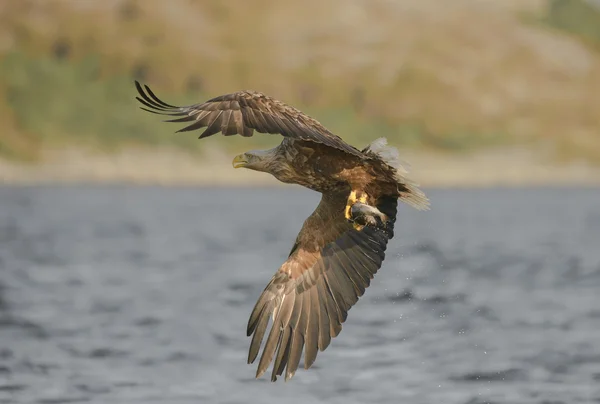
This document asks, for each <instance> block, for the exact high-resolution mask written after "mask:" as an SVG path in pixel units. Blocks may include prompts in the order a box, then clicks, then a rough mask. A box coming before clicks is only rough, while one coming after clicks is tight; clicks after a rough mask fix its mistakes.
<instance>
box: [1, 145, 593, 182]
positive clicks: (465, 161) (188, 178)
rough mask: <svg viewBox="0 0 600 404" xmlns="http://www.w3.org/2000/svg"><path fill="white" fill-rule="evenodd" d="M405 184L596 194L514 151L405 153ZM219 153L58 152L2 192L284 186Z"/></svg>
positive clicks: (575, 173)
mask: <svg viewBox="0 0 600 404" xmlns="http://www.w3.org/2000/svg"><path fill="white" fill-rule="evenodd" d="M402 155H403V158H404V160H405V161H406V162H408V164H409V166H410V167H411V173H410V175H411V178H413V179H414V180H416V181H417V182H419V183H420V184H421V185H423V186H425V187H490V186H507V187H522V186H600V167H595V166H590V165H588V164H561V165H557V164H556V163H553V162H552V161H551V160H547V159H546V160H544V159H540V158H539V157H537V154H534V153H531V152H528V151H525V150H518V149H501V150H487V151H485V152H482V153H478V154H475V155H456V154H447V153H443V154H440V153H432V152H423V151H415V150H405V151H403V153H402ZM232 158H233V155H232V154H230V153H226V152H224V151H222V150H219V149H213V150H210V151H206V153H205V154H204V155H202V156H200V157H198V156H197V155H196V156H194V155H191V154H189V153H185V152H182V151H181V150H180V149H175V148H169V149H156V148H149V149H140V148H136V149H130V150H121V151H119V152H117V153H111V154H105V153H104V154H99V153H96V152H93V151H88V152H84V151H82V150H76V149H71V150H65V149H62V150H56V151H54V152H48V153H47V154H46V156H45V159H44V160H43V162H42V163H40V164H26V163H19V162H15V161H9V160H1V159H0V184H17V185H32V184H52V183H67V184H69V183H71V184H73V183H126V184H156V185H164V186H172V185H194V186H256V185H261V186H286V185H284V184H282V183H280V182H278V181H277V180H276V179H274V178H273V177H271V176H270V175H268V174H265V173H258V172H254V171H250V170H236V169H234V168H233V167H232V166H231V160H232Z"/></svg>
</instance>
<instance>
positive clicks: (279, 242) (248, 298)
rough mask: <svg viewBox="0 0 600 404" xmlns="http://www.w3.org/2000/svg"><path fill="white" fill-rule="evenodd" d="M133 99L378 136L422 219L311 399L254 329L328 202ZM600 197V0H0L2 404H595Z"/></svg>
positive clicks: (241, 143) (399, 241) (599, 366)
mask: <svg viewBox="0 0 600 404" xmlns="http://www.w3.org/2000/svg"><path fill="white" fill-rule="evenodd" d="M133 80H139V81H141V82H143V83H145V84H148V85H149V86H150V87H151V88H152V89H153V90H154V91H155V92H156V94H157V95H158V96H159V97H161V98H162V99H164V100H165V101H166V102H168V103H171V104H185V103H197V102H201V101H204V100H206V99H208V98H212V97H214V96H217V95H220V94H224V93H228V92H233V91H237V90H240V89H254V90H258V91H262V92H265V93H267V94H269V95H271V96H274V97H276V98H279V99H281V100H283V101H285V102H287V103H289V104H292V105H294V106H296V107H298V108H300V109H302V110H303V111H305V112H307V113H309V114H310V115H312V116H314V117H315V118H317V119H318V120H320V121H321V122H322V123H324V124H325V125H326V126H327V127H329V128H330V129H331V130H332V131H333V132H335V133H336V134H338V135H340V136H342V137H343V138H344V139H345V140H346V141H348V142H350V143H351V144H353V145H355V146H357V147H364V146H366V145H367V144H368V143H369V142H371V141H372V140H374V139H376V138H378V137H380V136H385V137H387V138H388V140H389V142H390V143H391V144H392V145H394V146H397V147H398V148H399V149H400V153H401V156H402V157H403V158H404V159H405V160H406V161H407V162H408V163H409V164H410V165H411V166H412V173H411V175H412V177H413V178H414V179H416V180H417V181H418V182H419V183H421V184H422V185H423V186H424V190H425V192H426V193H427V195H428V196H429V198H430V199H431V203H432V210H431V211H429V212H417V211H415V210H413V209H411V208H409V207H406V206H404V205H402V204H401V206H400V208H399V214H398V221H397V223H396V232H395V234H396V235H395V237H394V239H393V240H391V242H390V244H389V245H388V250H387V253H386V254H387V255H386V260H385V262H384V264H383V266H382V269H381V270H380V272H379V273H378V274H377V276H376V277H375V279H374V280H373V281H372V284H371V286H370V288H369V289H368V290H367V291H366V293H365V295H364V296H363V297H362V298H361V300H360V301H359V303H358V304H357V305H356V306H355V307H353V308H352V310H351V311H350V313H349V317H348V320H347V322H346V323H345V324H344V330H343V331H342V333H341V334H340V336H338V337H337V338H336V339H335V340H333V342H332V344H331V346H330V347H329V348H328V349H327V350H326V351H325V352H321V353H319V356H318V357H317V361H316V363H315V365H314V366H313V367H312V368H311V369H310V370H309V371H304V370H299V371H298V372H297V374H296V375H295V376H294V378H293V379H292V381H290V382H288V383H285V384H284V383H282V382H278V383H276V384H271V383H270V382H268V381H267V380H268V379H267V378H266V377H263V378H262V379H260V380H255V379H254V377H253V376H254V372H255V369H256V368H255V366H256V364H255V365H252V366H249V365H247V364H246V363H245V359H246V357H247V350H248V346H249V342H250V341H249V339H248V338H246V337H245V326H246V323H247V319H248V316H249V314H250V311H251V309H252V307H253V305H254V303H255V301H256V299H257V298H258V296H259V294H260V292H261V291H262V290H263V288H264V287H265V285H266V284H267V282H268V281H269V279H270V277H271V276H272V274H273V273H274V272H275V271H276V269H277V268H278V267H279V266H280V265H281V263H282V262H283V261H284V260H285V259H286V257H287V253H288V252H289V249H290V247H291V245H292V243H293V240H294V238H295V237H296V235H297V233H298V231H299V229H300V227H301V225H302V222H303V221H304V220H305V218H306V217H307V216H308V215H309V214H310V213H311V212H312V210H313V209H314V207H315V206H316V205H317V203H318V199H319V198H318V195H317V194H315V193H313V192H310V191H308V190H305V189H301V188H300V187H293V186H281V187H280V186H276V185H280V184H279V183H278V182H277V181H276V180H275V179H273V178H271V177H270V176H268V175H266V174H262V173H255V172H250V171H248V170H234V169H233V168H232V167H231V160H232V158H233V156H234V155H235V154H237V153H240V152H243V151H247V150H250V149H257V148H266V147H272V146H274V145H276V144H278V143H279V142H280V141H281V138H280V137H279V136H269V135H260V134H255V136H254V137H252V138H250V139H245V138H240V137H237V136H236V137H229V138H225V137H222V136H214V137H211V138H208V139H204V140H202V141H199V140H197V136H198V135H199V133H200V132H192V133H189V132H188V133H180V134H175V133H174V132H175V130H177V129H179V128H180V127H181V126H178V125H177V124H168V123H163V122H161V118H159V117H157V116H155V115H151V114H148V113H146V112H144V111H141V110H140V109H139V108H138V105H137V102H136V101H135V98H134V97H135V95H136V91H135V87H134V84H133ZM24 185H25V186H24ZM248 185H250V186H251V187H248ZM598 185H600V2H598V1H596V0H452V1H449V0H327V1H322V0H302V1H290V0H280V1H266V0H231V1H221V0H196V1H194V0H172V1H164V0H103V1H99V0H98V1H95V0H0V403H45V404H49V403H67V402H69V403H79V402H86V403H90V402H91V403H107V402H115V403H138V402H139V403H148V402H156V403H198V402H202V403H204V402H207V403H224V404H232V403H247V402H248V401H249V400H250V401H251V402H253V401H256V402H261V403H272V402H273V403H274V402H278V403H280V402H281V401H282V400H283V401H285V402H286V403H343V404H350V403H399V402H406V403H440V404H443V403H452V404H455V403H456V404H483V403H494V404H498V403H515V404H516V403H518V404H526V403H535V404H550V403H552V404H559V403H565V404H575V403H586V404H587V403H598V402H600V344H598V342H597V341H600V311H599V308H598V302H599V301H600V300H599V298H598V296H599V295H600V249H599V248H598V246H599V243H598V240H600V188H598Z"/></svg>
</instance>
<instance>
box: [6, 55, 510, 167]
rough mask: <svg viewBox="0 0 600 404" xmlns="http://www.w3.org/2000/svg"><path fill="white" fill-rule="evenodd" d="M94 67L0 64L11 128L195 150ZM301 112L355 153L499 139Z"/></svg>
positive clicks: (91, 62) (122, 80)
mask: <svg viewBox="0 0 600 404" xmlns="http://www.w3.org/2000/svg"><path fill="white" fill-rule="evenodd" d="M99 60H100V58H99V57H98V56H87V57H84V58H82V59H81V60H79V61H76V62H69V61H64V60H56V59H50V58H44V59H35V58H31V57H28V56H27V55H25V54H24V53H19V52H15V53H11V54H9V55H7V56H5V57H4V58H3V60H2V61H1V63H0V74H2V76H3V77H4V79H5V80H6V82H7V83H8V85H7V86H6V90H5V92H4V94H5V97H6V99H5V102H6V103H7V105H8V106H9V107H10V108H11V110H12V111H14V115H15V118H16V122H17V123H18V127H19V128H20V129H21V130H23V131H24V132H25V133H31V134H34V135H35V138H34V139H35V140H36V141H37V142H36V143H39V144H42V145H44V146H48V147H60V146H64V145H72V144H75V145H81V146H89V147H93V148H96V149H100V150H104V151H112V150H115V149H116V148H118V147H123V146H157V145H170V146H176V147H181V148H185V149H187V150H190V151H197V150H200V149H201V147H202V143H203V142H199V141H197V140H196V137H197V136H198V135H199V134H200V133H201V132H192V133H181V134H174V133H172V132H174V131H175V130H177V129H179V128H181V127H183V125H182V124H179V125H177V124H165V123H162V122H161V120H162V119H163V118H161V117H159V116H152V115H150V114H148V113H146V112H143V111H141V110H140V109H138V106H139V104H138V103H137V101H136V100H135V99H134V96H135V94H136V93H135V88H134V86H133V79H132V78H131V77H127V76H111V77H107V78H103V77H101V76H100V62H99ZM161 97H163V94H162V93H161ZM163 98H164V99H166V100H168V101H169V102H170V103H179V104H180V105H185V104H190V103H194V102H198V101H200V100H203V99H207V98H208V95H203V94H198V93H191V92H188V93H187V94H185V95H184V96H181V95H180V96H176V95H171V94H166V95H164V97H163ZM307 111H308V112H309V113H312V114H314V116H316V117H318V119H319V120H321V121H322V122H323V123H324V124H325V125H327V126H328V127H331V128H333V129H334V131H335V132H336V133H340V134H343V136H344V138H346V139H347V140H348V141H350V142H352V143H354V144H356V145H357V146H358V147H364V146H366V144H368V143H369V142H370V141H372V140H373V139H374V136H386V137H388V138H390V139H393V140H395V142H396V143H398V144H402V145H408V146H415V147H423V146H424V147H433V148H440V149H447V150H452V151H457V150H466V149H468V148H470V147H472V146H479V145H481V144H494V143H498V142H500V141H501V140H502V138H503V137H502V136H496V137H493V136H489V137H482V136H474V135H472V134H469V133H468V132H454V133H448V134H432V133H429V132H427V131H426V130H424V129H422V128H421V127H419V126H409V125H405V126H394V125H392V124H386V123H384V122H381V121H379V120H372V119H371V120H369V119H364V118H361V117H360V116H359V115H358V114H356V112H354V111H353V110H351V109H350V108H346V109H342V108H340V109H332V108H321V109H314V110H311V108H307ZM210 141H217V142H222V144H223V146H224V147H227V148H236V147H240V146H241V145H242V142H244V141H246V142H247V140H245V139H243V138H239V137H234V138H229V139H227V141H225V142H224V141H223V139H221V138H219V137H215V138H213V139H211V140H210ZM205 142H206V141H205ZM276 142H279V139H278V138H275V139H272V138H270V137H268V136H256V138H255V139H253V141H252V144H253V145H257V146H269V145H273V144H275V143H276ZM478 142H481V144H479V143H478ZM246 145H247V143H246ZM26 152H27V150H19V148H17V147H16V146H13V145H12V144H10V143H0V153H2V154H4V155H5V156H8V157H26V156H27V153H26Z"/></svg>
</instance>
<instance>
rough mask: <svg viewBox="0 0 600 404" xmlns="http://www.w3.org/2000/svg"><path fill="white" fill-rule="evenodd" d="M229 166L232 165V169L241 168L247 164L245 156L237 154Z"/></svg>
mask: <svg viewBox="0 0 600 404" xmlns="http://www.w3.org/2000/svg"><path fill="white" fill-rule="evenodd" d="M231 164H232V165H233V168H241V167H245V166H246V164H248V160H246V156H245V155H244V154H238V155H237V156H235V157H234V158H233V161H232V163H231Z"/></svg>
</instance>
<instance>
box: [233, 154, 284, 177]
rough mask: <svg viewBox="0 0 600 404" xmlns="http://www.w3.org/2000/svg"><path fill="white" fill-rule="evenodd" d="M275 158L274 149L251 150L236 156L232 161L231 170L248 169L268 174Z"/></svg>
mask: <svg viewBox="0 0 600 404" xmlns="http://www.w3.org/2000/svg"><path fill="white" fill-rule="evenodd" d="M275 157H276V148H275V149H270V150H251V151H248V152H246V153H242V154H238V155H237V156H235V157H234V159H233V161H232V165H233V168H242V167H243V168H248V169H250V170H255V171H265V172H269V168H270V166H271V164H272V163H273V161H274V160H275Z"/></svg>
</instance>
